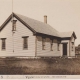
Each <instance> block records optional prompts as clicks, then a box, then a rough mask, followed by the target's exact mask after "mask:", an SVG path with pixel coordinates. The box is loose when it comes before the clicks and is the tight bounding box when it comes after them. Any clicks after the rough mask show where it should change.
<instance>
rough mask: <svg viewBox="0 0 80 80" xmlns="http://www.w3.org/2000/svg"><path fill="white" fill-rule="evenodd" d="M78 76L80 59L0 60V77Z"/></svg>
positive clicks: (79, 73)
mask: <svg viewBox="0 0 80 80" xmlns="http://www.w3.org/2000/svg"><path fill="white" fill-rule="evenodd" d="M1 74H5V75H10V74H11V75H12V74H13V75H15V74H18V75H19V74H21V75H23V74H30V75H41V74H42V75H74V74H76V75H80V58H72V59H71V58H70V59H68V58H66V59H65V58H52V59H48V58H46V59H18V58H3V59H2V58H0V75H1Z"/></svg>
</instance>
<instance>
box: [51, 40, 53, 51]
mask: <svg viewBox="0 0 80 80" xmlns="http://www.w3.org/2000/svg"><path fill="white" fill-rule="evenodd" d="M51 51H53V40H52V39H51Z"/></svg>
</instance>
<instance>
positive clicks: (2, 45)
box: [1, 38, 6, 50]
mask: <svg viewBox="0 0 80 80" xmlns="http://www.w3.org/2000/svg"><path fill="white" fill-rule="evenodd" d="M1 40H2V41H1V50H6V38H1ZM3 40H4V41H3Z"/></svg>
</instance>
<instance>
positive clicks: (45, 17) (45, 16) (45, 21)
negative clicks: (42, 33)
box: [44, 15, 47, 24]
mask: <svg viewBox="0 0 80 80" xmlns="http://www.w3.org/2000/svg"><path fill="white" fill-rule="evenodd" d="M44 23H46V24H47V15H44Z"/></svg>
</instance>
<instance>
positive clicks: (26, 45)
mask: <svg viewBox="0 0 80 80" xmlns="http://www.w3.org/2000/svg"><path fill="white" fill-rule="evenodd" d="M23 39H24V41H23V48H24V49H26V48H28V44H27V43H28V42H27V38H23Z"/></svg>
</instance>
